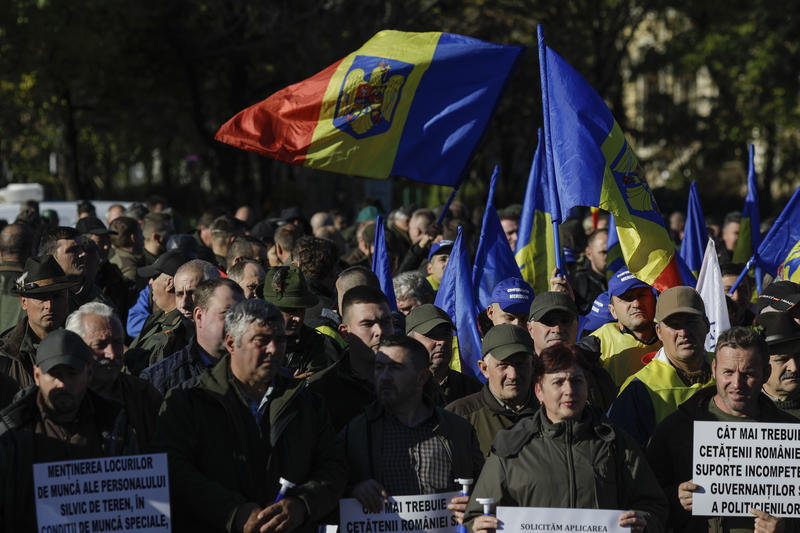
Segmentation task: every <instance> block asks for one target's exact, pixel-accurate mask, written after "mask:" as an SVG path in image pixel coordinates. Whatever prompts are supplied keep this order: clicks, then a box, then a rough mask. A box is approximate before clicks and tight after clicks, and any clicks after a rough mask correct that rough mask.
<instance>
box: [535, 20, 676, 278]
mask: <svg viewBox="0 0 800 533" xmlns="http://www.w3.org/2000/svg"><path fill="white" fill-rule="evenodd" d="M539 48H540V58H542V59H540V62H541V64H540V68H541V69H542V100H543V108H544V114H545V128H546V130H545V141H546V146H545V151H546V152H550V153H551V154H552V158H551V161H552V171H553V173H554V175H555V179H556V182H557V186H558V195H559V200H560V203H561V216H562V217H563V218H566V216H567V212H568V211H569V209H570V208H572V207H574V206H579V205H582V206H589V207H592V206H594V207H599V208H600V209H604V210H606V211H609V212H610V213H613V214H614V216H615V221H616V228H617V235H618V238H619V245H620V250H621V251H622V257H623V258H624V261H625V264H626V265H627V266H628V269H629V270H630V271H631V272H632V273H633V274H634V275H635V276H636V277H637V278H639V279H640V280H642V281H644V282H645V283H647V284H649V285H652V286H653V287H655V288H656V289H658V290H659V291H663V290H665V289H668V288H670V287H673V286H675V285H683V284H684V280H683V278H682V276H681V271H680V268H679V265H678V261H677V259H676V254H675V247H674V244H673V243H672V240H671V239H670V237H669V234H668V233H667V230H666V228H665V227H664V220H663V218H662V216H661V213H660V211H659V209H658V205H657V204H656V201H655V198H654V197H653V193H652V192H651V191H650V188H649V187H648V185H647V182H646V181H645V180H644V178H643V177H642V175H641V174H642V171H641V168H640V166H639V160H638V159H637V157H636V154H634V152H633V150H632V149H631V147H630V145H629V144H628V142H627V140H626V139H625V134H624V133H623V132H622V129H621V128H620V126H619V124H618V123H617V121H616V120H614V117H613V116H612V115H611V111H610V110H609V109H608V106H606V104H605V102H603V99H602V98H600V95H598V94H597V92H596V91H595V90H594V89H593V88H592V87H591V86H590V85H589V84H588V83H587V82H586V80H584V79H583V78H582V77H581V75H580V74H578V73H577V72H576V71H575V69H573V68H572V67H571V66H570V65H569V64H568V63H567V62H566V61H564V60H563V59H562V58H561V57H560V56H559V55H558V54H557V53H556V52H554V51H553V50H552V49H551V48H550V47H548V46H546V45H545V44H544V38H543V37H542V35H541V33H540V39H539ZM548 164H549V163H548Z"/></svg>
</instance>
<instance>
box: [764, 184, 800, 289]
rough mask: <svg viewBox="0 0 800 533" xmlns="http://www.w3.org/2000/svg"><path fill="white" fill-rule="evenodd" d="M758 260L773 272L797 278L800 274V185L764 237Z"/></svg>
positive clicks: (785, 277)
mask: <svg viewBox="0 0 800 533" xmlns="http://www.w3.org/2000/svg"><path fill="white" fill-rule="evenodd" d="M756 260H757V261H758V264H759V265H761V267H762V268H763V269H764V271H765V272H766V273H768V274H770V275H771V276H773V277H775V278H780V279H785V280H791V281H797V278H798V274H800V269H798V266H800V189H797V190H795V191H794V194H793V195H792V198H791V199H790V200H789V202H788V203H787V204H786V207H784V208H783V211H782V212H781V214H780V216H778V218H777V220H775V223H774V224H772V227H771V228H770V229H769V233H767V236H766V237H764V240H763V241H761V246H759V247H758V253H757V254H756Z"/></svg>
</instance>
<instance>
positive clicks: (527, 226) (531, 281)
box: [514, 130, 556, 294]
mask: <svg viewBox="0 0 800 533" xmlns="http://www.w3.org/2000/svg"><path fill="white" fill-rule="evenodd" d="M544 165H545V161H544V137H543V136H542V130H539V141H538V143H537V145H536V153H535V154H534V155H533V161H532V162H531V170H530V173H529V175H528V185H527V187H526V188H525V198H524V200H523V202H522V216H521V217H520V221H519V229H518V230H517V249H516V251H515V253H514V256H515V259H516V261H517V266H518V267H519V270H520V272H521V274H522V279H524V280H525V281H526V282H527V283H528V285H530V286H531V287H532V288H533V292H534V294H540V293H542V292H547V291H549V290H550V273H551V272H552V271H553V269H554V268H555V267H556V255H555V241H554V239H553V219H552V218H551V216H550V213H549V212H548V210H547V208H546V207H545V197H549V194H546V191H545V189H546V188H547V187H548V186H549V183H548V182H547V181H546V179H545V177H544V172H545V167H544Z"/></svg>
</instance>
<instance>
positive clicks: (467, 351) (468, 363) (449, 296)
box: [434, 226, 508, 381]
mask: <svg viewBox="0 0 800 533" xmlns="http://www.w3.org/2000/svg"><path fill="white" fill-rule="evenodd" d="M503 239H504V240H505V235H504V236H503ZM505 242H508V241H505ZM434 303H435V305H436V307H438V308H439V309H442V310H444V312H445V313H447V314H448V316H450V319H451V320H452V321H453V324H454V325H455V327H456V334H457V336H458V349H459V352H460V353H461V371H462V372H464V373H465V374H467V375H468V376H473V377H476V378H478V379H480V380H481V381H486V378H484V377H483V374H481V372H480V370H478V361H479V360H480V359H481V336H480V334H479V333H478V320H477V315H476V313H475V297H474V293H473V291H472V272H471V270H470V267H469V252H468V250H467V246H466V243H464V235H463V233H462V231H461V227H460V226H459V228H458V237H456V242H455V243H454V244H453V250H452V251H451V252H450V259H449V260H448V261H447V266H446V267H445V269H444V274H443V275H442V282H441V283H440V284H439V290H438V292H437V293H436V301H435V302H434Z"/></svg>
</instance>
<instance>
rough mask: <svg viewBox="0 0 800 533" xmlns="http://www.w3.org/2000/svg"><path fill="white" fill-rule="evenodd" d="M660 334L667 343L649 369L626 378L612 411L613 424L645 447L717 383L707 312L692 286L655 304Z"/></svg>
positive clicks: (676, 289)
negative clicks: (699, 393)
mask: <svg viewBox="0 0 800 533" xmlns="http://www.w3.org/2000/svg"><path fill="white" fill-rule="evenodd" d="M656 320H657V321H658V322H657V324H656V334H657V335H658V338H659V339H660V340H661V341H662V342H663V346H662V347H661V348H660V349H659V350H658V352H657V353H656V355H655V356H654V357H653V359H652V361H650V362H649V363H648V364H647V366H645V367H644V368H642V369H641V370H639V371H638V372H636V373H635V374H633V375H632V376H631V377H630V378H628V379H627V380H626V381H625V382H624V383H623V384H622V387H621V388H620V393H619V396H618V397H617V399H616V400H615V401H614V403H613V404H612V405H611V409H610V410H609V413H608V415H609V418H610V419H611V421H612V422H614V423H615V424H617V425H618V426H619V427H621V428H622V429H624V430H625V431H627V432H628V433H629V434H630V435H631V436H632V437H633V438H634V439H636V441H637V442H638V443H639V445H641V446H642V447H644V446H645V444H647V441H648V439H649V438H650V436H651V435H652V434H653V431H654V430H655V427H656V425H658V424H659V423H660V422H661V421H662V420H664V418H666V417H667V415H669V414H671V413H672V412H674V411H675V410H676V409H677V408H678V406H679V405H680V404H681V403H683V402H685V401H686V400H688V399H689V398H690V397H691V396H692V395H693V394H694V393H695V392H697V391H698V390H700V389H702V388H703V387H706V386H708V385H713V384H714V377H713V375H712V372H711V364H710V361H711V359H712V358H713V354H711V353H707V352H706V351H705V339H706V335H707V334H708V330H709V323H708V318H706V308H705V305H704V304H703V299H702V298H701V297H700V294H699V293H698V292H697V291H696V290H694V289H693V288H691V287H685V286H680V287H672V288H671V289H667V290H666V291H664V292H662V293H661V296H660V297H659V298H658V303H657V304H656Z"/></svg>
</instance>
